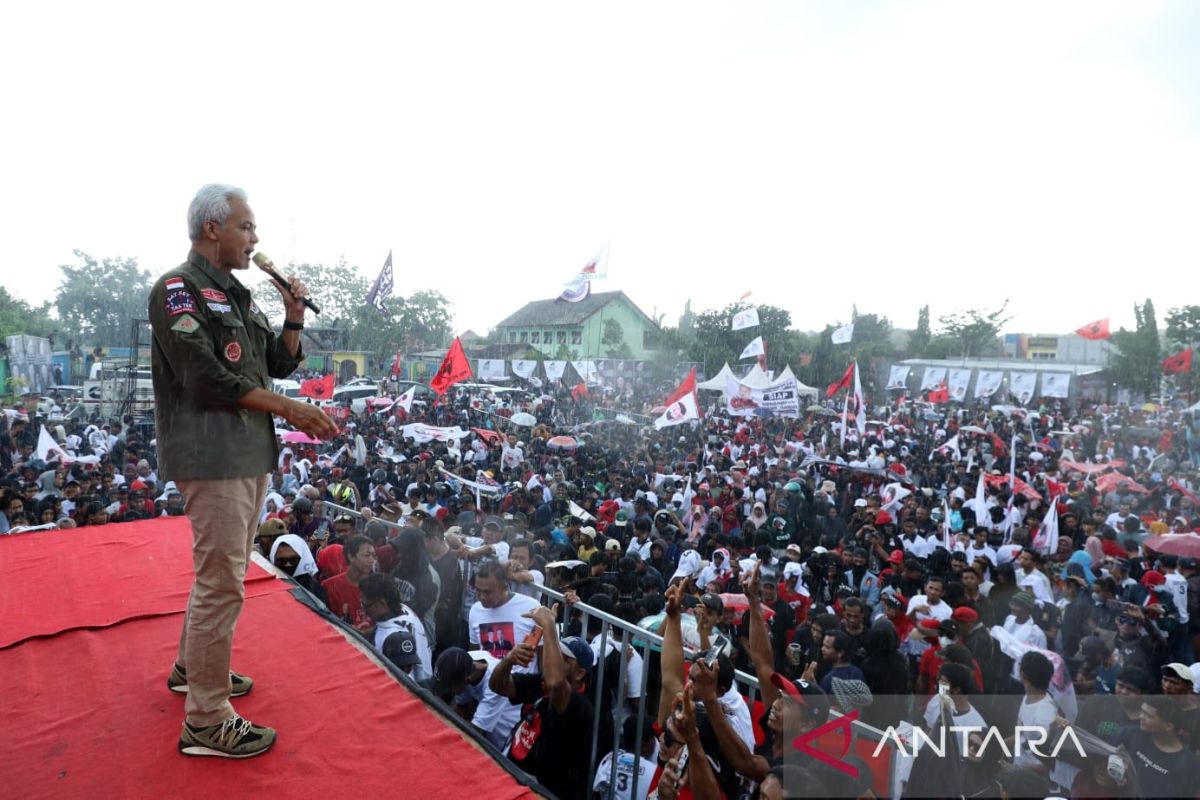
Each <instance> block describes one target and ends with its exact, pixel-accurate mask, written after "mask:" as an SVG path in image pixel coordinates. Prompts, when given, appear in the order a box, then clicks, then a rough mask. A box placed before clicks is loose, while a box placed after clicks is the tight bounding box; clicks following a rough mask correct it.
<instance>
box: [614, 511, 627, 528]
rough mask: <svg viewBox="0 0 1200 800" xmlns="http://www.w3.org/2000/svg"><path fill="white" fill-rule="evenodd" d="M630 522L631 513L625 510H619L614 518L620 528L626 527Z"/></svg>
mask: <svg viewBox="0 0 1200 800" xmlns="http://www.w3.org/2000/svg"><path fill="white" fill-rule="evenodd" d="M628 524H629V515H628V514H626V513H625V512H624V511H618V512H617V516H616V517H615V518H614V519H613V525H616V526H617V527H618V528H624V527H625V526H626V525H628Z"/></svg>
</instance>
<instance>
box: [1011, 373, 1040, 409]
mask: <svg viewBox="0 0 1200 800" xmlns="http://www.w3.org/2000/svg"><path fill="white" fill-rule="evenodd" d="M1036 384H1037V373H1036V372H1010V373H1008V391H1009V392H1010V393H1011V394H1012V395H1013V396H1014V397H1016V398H1017V402H1018V403H1020V404H1021V405H1025V404H1026V403H1028V402H1029V401H1030V400H1032V399H1033V388H1034V386H1035V385H1036Z"/></svg>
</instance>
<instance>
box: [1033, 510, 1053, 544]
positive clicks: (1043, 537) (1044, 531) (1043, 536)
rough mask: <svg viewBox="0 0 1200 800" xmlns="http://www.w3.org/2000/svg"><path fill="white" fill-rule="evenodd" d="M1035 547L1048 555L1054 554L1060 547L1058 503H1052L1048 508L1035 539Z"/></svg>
mask: <svg viewBox="0 0 1200 800" xmlns="http://www.w3.org/2000/svg"><path fill="white" fill-rule="evenodd" d="M1033 549H1034V550H1036V551H1037V552H1039V553H1041V554H1042V555H1046V556H1048V555H1053V553H1054V551H1055V550H1057V549H1058V503H1050V506H1049V508H1047V509H1046V516H1045V518H1044V519H1043V520H1042V527H1041V528H1040V529H1038V534H1037V538H1035V539H1034V540H1033Z"/></svg>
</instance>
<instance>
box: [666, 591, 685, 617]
mask: <svg viewBox="0 0 1200 800" xmlns="http://www.w3.org/2000/svg"><path fill="white" fill-rule="evenodd" d="M666 594H667V606H666V609H667V616H668V617H670V618H671V619H678V618H679V615H680V613H681V612H682V611H683V584H680V583H677V584H675V585H674V586H672V587H671V588H670V589H667V593H666Z"/></svg>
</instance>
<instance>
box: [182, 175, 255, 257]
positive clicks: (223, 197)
mask: <svg viewBox="0 0 1200 800" xmlns="http://www.w3.org/2000/svg"><path fill="white" fill-rule="evenodd" d="M234 197H236V198H237V199H238V200H241V201H242V202H243V203H244V202H246V191H245V190H244V189H239V188H238V187H236V186H230V185H228V184H225V183H209V184H206V185H205V186H201V187H200V191H198V192H196V196H195V197H193V198H192V204H191V205H190V206H188V215H187V221H188V238H190V239H191V240H192V241H193V242H196V241H199V240H200V234H201V233H202V232H203V230H204V223H206V222H208V221H209V220H211V221H213V222H215V223H217V224H218V225H222V226H223V225H224V224H225V221H226V220H227V219H229V213H230V210H231V209H230V208H229V200H230V198H234Z"/></svg>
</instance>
